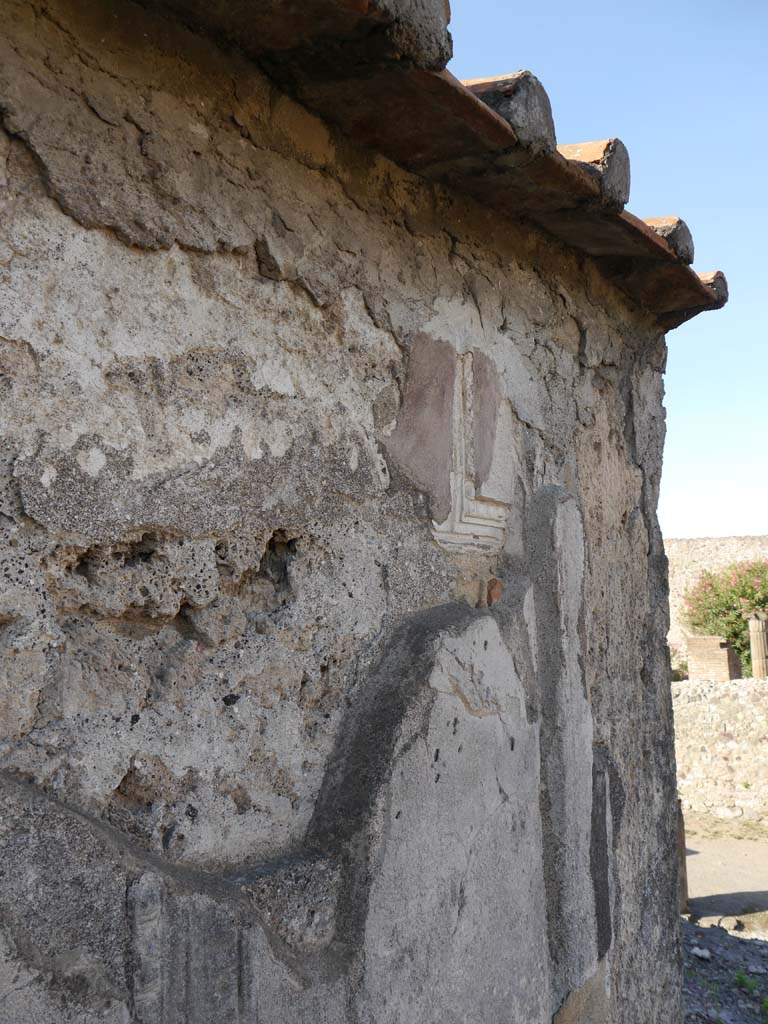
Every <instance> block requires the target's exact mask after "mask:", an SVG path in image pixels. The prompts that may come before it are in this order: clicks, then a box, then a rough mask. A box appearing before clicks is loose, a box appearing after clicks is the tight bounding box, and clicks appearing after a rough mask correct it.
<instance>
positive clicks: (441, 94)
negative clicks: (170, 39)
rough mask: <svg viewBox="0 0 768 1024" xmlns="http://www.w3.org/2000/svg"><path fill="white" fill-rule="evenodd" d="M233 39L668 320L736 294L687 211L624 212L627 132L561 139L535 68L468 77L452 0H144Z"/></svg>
mask: <svg viewBox="0 0 768 1024" xmlns="http://www.w3.org/2000/svg"><path fill="white" fill-rule="evenodd" d="M147 2H154V3H156V4H158V5H159V6H164V7H166V8H167V9H171V10H172V11H173V12H174V13H176V14H177V15H183V16H184V18H185V21H187V23H188V24H192V25H195V26H196V27H197V28H198V29H199V30H202V31H205V32H209V33H210V34H212V35H218V36H219V37H220V38H225V39H226V40H228V41H229V42H235V43H237V44H238V45H240V46H242V48H243V49H244V50H245V51H246V52H248V53H251V54H252V55H254V56H258V58H259V60H260V61H261V62H262V63H263V64H264V66H265V67H266V68H267V70H268V71H269V73H270V74H271V75H272V76H273V77H275V78H276V79H277V80H278V82H279V83H280V84H281V85H282V86H283V87H284V88H286V89H287V90H288V91H290V92H291V93H293V94H294V95H295V96H296V97H297V98H298V99H299V100H300V101H301V102H302V103H304V104H305V105H306V106H307V107H308V108H310V109H312V110H314V111H315V112H317V113H318V114H320V115H321V116H322V117H324V118H325V119H326V120H327V121H329V122H331V123H333V124H336V125H337V126H338V127H339V128H340V129H341V130H342V131H343V132H344V133H345V134H347V135H348V136H350V137H351V138H354V139H355V140H356V141H357V142H359V143H361V144H363V145H365V146H369V147H372V148H374V149H376V150H377V151H379V152H381V153H382V154H384V155H385V156H387V157H389V158H390V159H392V160H394V161H395V162H396V163H398V164H400V165H401V166H403V167H404V168H406V169H408V170H410V171H413V172H414V173H416V174H419V175H422V176H423V177H425V178H428V179H430V180H433V181H439V182H442V183H444V184H446V185H448V186H449V187H451V188H453V189H455V190H456V191H459V192H463V193H465V194H468V195H470V196H473V197H474V198H475V199H477V200H478V201H479V202H481V203H484V204H486V205H487V206H490V207H491V208H493V209H494V210H496V211H498V212H499V213H500V214H503V215H507V216H510V217H515V218H519V217H521V216H522V217H525V218H527V219H528V220H530V221H533V222H534V223H535V224H537V225H539V226H540V227H541V228H542V229H544V230H545V231H547V232H549V233H550V234H551V235H553V236H554V237H555V238H558V239H559V240H560V241H562V242H564V243H565V244H566V245H568V246H571V247H572V248H574V249H577V250H579V251H581V252H584V253H587V254H588V255H589V256H591V257H592V258H594V259H595V261H596V262H597V265H598V266H599V268H600V270H601V272H602V273H603V274H604V275H605V276H606V277H607V278H608V279H609V280H611V281H612V282H613V283H614V284H615V286H616V287H618V288H620V289H622V290H623V291H624V292H625V293H626V294H627V295H629V296H630V297H631V298H632V299H633V300H634V301H635V302H637V303H638V304H639V305H640V306H641V307H643V308H644V309H646V310H647V311H649V312H650V313H652V314H653V315H655V317H656V319H657V321H658V323H659V325H660V326H661V327H662V328H664V329H669V328H671V327H675V326H677V325H678V324H680V323H683V322H684V321H685V320H688V319H690V317H692V316H695V315H696V314H697V313H699V312H701V311H703V310H706V309H717V308H719V307H720V306H722V305H723V304H724V303H725V302H726V301H727V297H728V288H727V285H726V283H725V278H724V277H723V275H722V274H720V273H719V272H718V273H716V274H711V275H703V276H701V277H700V276H699V275H697V274H696V273H694V271H693V270H691V269H690V267H689V266H688V265H687V264H688V263H689V262H690V261H691V259H692V258H693V243H692V240H691V237H690V232H689V231H688V229H687V227H686V226H685V224H684V223H683V221H681V220H679V218H656V219H653V220H650V221H648V222H644V221H642V220H639V219H638V218H637V217H634V216H632V215H631V214H629V213H627V212H626V211H623V210H622V207H623V205H624V203H625V202H626V201H627V198H628V195H629V157H628V155H627V151H626V149H625V147H624V146H623V144H622V143H621V142H620V140H618V139H607V140H604V141H602V142H590V143H577V144H574V145H565V146H560V147H559V148H555V130H554V123H553V121H552V114H551V109H550V104H549V100H548V98H547V94H546V91H545V90H544V87H543V86H542V85H541V83H540V82H539V81H538V79H537V78H536V77H535V76H534V75H532V74H531V72H529V71H520V72H516V73H515V74H512V75H502V76H497V77H496V78H486V79H473V80H471V81H469V82H467V83H461V82H459V81H458V80H457V79H456V78H454V76H453V75H452V74H450V72H448V71H445V70H443V71H440V70H435V68H439V67H441V66H444V63H445V61H446V60H447V55H448V54H449V53H450V37H449V36H448V33H447V31H446V17H447V11H446V10H445V9H444V8H443V4H442V3H441V2H438V0H434V3H432V4H426V5H424V4H421V5H414V4H404V3H402V2H401V0H306V2H304V3H301V4H293V3H292V4H288V5H286V4H285V3H284V2H282V0H264V2H263V3H260V4H258V5H255V4H253V3H248V2H243V0H239V2H238V3H234V4H233V3H229V2H228V0H214V2H212V3H211V2H208V0H147Z"/></svg>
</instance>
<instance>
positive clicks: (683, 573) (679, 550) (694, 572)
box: [664, 537, 768, 655]
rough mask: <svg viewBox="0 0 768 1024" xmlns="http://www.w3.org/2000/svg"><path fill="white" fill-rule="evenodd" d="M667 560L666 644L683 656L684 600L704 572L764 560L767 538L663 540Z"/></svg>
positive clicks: (766, 551) (684, 645)
mask: <svg viewBox="0 0 768 1024" xmlns="http://www.w3.org/2000/svg"><path fill="white" fill-rule="evenodd" d="M664 549H665V550H666V552H667V558H668V559H669V642H670V644H674V646H675V647H676V648H677V649H678V650H679V651H680V654H681V655H685V653H686V650H687V648H686V644H685V619H684V604H683V602H684V599H685V594H686V591H688V590H689V589H690V588H691V587H692V586H693V585H694V583H695V582H696V581H697V580H698V578H699V576H701V574H702V573H703V572H705V571H707V570H708V571H710V572H717V570H718V569H724V568H725V567H726V566H727V565H730V564H731V563H732V562H750V561H753V560H755V559H758V558H768V537H694V538H691V539H682V540H681V539H669V540H667V539H665V541H664Z"/></svg>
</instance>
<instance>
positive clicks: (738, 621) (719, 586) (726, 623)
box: [685, 561, 768, 676]
mask: <svg viewBox="0 0 768 1024" xmlns="http://www.w3.org/2000/svg"><path fill="white" fill-rule="evenodd" d="M755 612H762V613H764V614H768V562H765V561H758V562H734V563H733V564H732V565H729V566H728V567H727V568H726V569H721V570H720V571H719V572H704V573H702V574H701V576H700V577H699V578H698V580H697V581H696V583H695V584H694V585H693V586H692V587H691V589H690V590H689V591H687V593H686V595H685V619H686V621H687V623H688V625H689V627H690V628H691V630H693V632H694V633H699V634H702V635H704V636H722V637H724V638H725V639H726V640H729V641H730V643H731V645H732V646H733V649H734V650H735V651H736V653H737V654H738V656H739V658H740V659H741V665H742V669H743V672H744V675H746V676H750V675H752V664H751V661H750V657H749V621H748V620H749V617H750V615H753V614H755Z"/></svg>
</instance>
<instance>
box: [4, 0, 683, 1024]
mask: <svg viewBox="0 0 768 1024" xmlns="http://www.w3.org/2000/svg"><path fill="white" fill-rule="evenodd" d="M0 7H1V8H2V17H3V25H4V35H3V38H2V40H0V113H1V114H2V132H1V133H0V182H1V183H2V186H3V192H2V216H0V288H1V289H2V302H1V303H0V360H1V363H0V367H1V370H2V375H1V376H0V387H1V388H2V403H0V428H1V429H2V434H3V449H2V451H3V461H2V472H1V474H0V527H1V528H2V535H1V536H2V542H1V544H2V546H1V547H0V560H1V562H2V581H3V591H2V595H1V596H0V602H1V603H0V642H1V643H2V648H1V649H0V673H1V674H0V695H1V697H2V711H1V716H2V717H1V718H0V724H1V726H2V737H1V740H0V756H1V757H2V791H1V793H2V803H3V813H2V815H0V864H2V882H1V884H2V891H1V893H0V900H1V909H2V916H1V920H2V932H1V933H0V936H1V941H2V958H3V959H2V967H0V993H1V995H0V998H2V1000H3V1002H2V1006H3V1013H4V1014H5V1015H6V1019H8V1020H13V1021H14V1024H32V1022H34V1024H74V1022H77V1024H96V1022H98V1024H117V1022H121V1024H123V1022H125V1021H132V1022H134V1021H135V1022H138V1024H180V1022H192V1024H210V1022H211V1021H213V1020H220V1021H240V1022H247V1024H256V1022H261V1024H266V1022H268V1024H301V1022H310V1021H311V1022H312V1024H323V1022H324V1024H338V1022H342V1021H344V1022H347V1021H357V1022H361V1024H362V1022H375V1024H390V1022H391V1024H395V1022H397V1024H407V1022H416V1021H418V1022H420V1024H424V1022H435V1024H436V1022H438V1021H439V1022H441V1024H442V1022H455V1024H458V1022H460V1021H483V1022H485V1024H509V1022H512V1021H515V1022H518V1021H520V1022H522V1021H525V1022H526V1024H545V1022H546V1024H549V1022H550V1021H552V1020H553V1017H554V1019H555V1020H559V1021H565V1020H575V1019H579V1020H583V1021H586V1020H587V1019H589V1020H594V1021H598V1020H599V1021H611V1024H652V1022H658V1024H662V1022H663V1024H670V1022H673V1021H676V1020H678V1019H679V975H678V958H677V939H676V932H675V928H674V922H675V919H676V893H675V887H676V867H675V856H674V793H675V778H674V760H673V755H672V712H671V699H670V693H669V686H668V682H667V665H666V661H665V652H664V649H663V637H664V635H665V634H666V631H667V614H666V602H665V583H664V568H665V560H664V553H663V548H662V543H661V538H660V534H659V530H658V526H657V522H656V514H655V509H656V501H657V493H658V483H659V475H660V463H661V447H662V438H663V429H664V428H663V423H664V418H663V410H662V406H661V400H662V383H661V373H662V370H663V366H664V359H665V346H664V339H663V337H662V336H661V334H660V333H659V331H658V329H657V327H656V326H655V324H654V322H653V321H652V320H651V319H650V318H649V317H647V316H646V315H644V314H643V313H641V312H639V311H638V310H637V309H636V308H635V307H633V306H631V305H630V303H629V301H628V300H626V299H624V298H622V297H621V295H620V294H619V293H618V292H617V291H616V290H615V289H614V288H613V287H612V286H609V285H608V284H607V283H606V282H605V280H604V278H603V277H602V276H601V275H600V273H599V272H598V269H597V267H596V266H595V265H593V264H592V263H591V262H590V260H589V259H587V258H585V257H583V256H577V255H575V254H574V253H573V252H571V251H569V250H567V249H565V248H564V247H562V246H561V245H559V244H556V243H554V242H552V241H549V240H548V239H547V238H546V237H545V236H543V235H542V234H539V233H538V232H536V231H534V230H533V229H530V228H526V227H525V226H524V225H519V224H517V225H516V224H513V223H510V222H507V221H504V220H503V219H501V218H499V217H498V216H497V215H495V214H494V213H492V212H490V211H488V210H484V209H482V208H481V207H478V206H476V205H474V204H473V203H472V202H471V201H469V200H465V199H459V198H457V197H456V196H455V195H453V194H451V193H450V192H448V191H445V190H444V189H441V188H440V187H438V186H432V185H428V184H427V183H425V182H424V181H422V180H420V179H417V178H415V177H413V176H410V175H408V174H406V173H405V172H403V171H401V170H399V169H398V168H397V167H395V166H394V165H393V164H391V163H389V162H387V161H386V160H384V159H382V158H380V157H377V156H376V155H375V154H372V153H371V152H366V151H362V150H357V149H356V148H355V147H354V145H353V144H352V142H351V141H350V140H349V139H345V138H342V137H340V136H339V135H337V134H335V133H334V132H333V131H331V130H330V129H329V128H328V127H327V126H326V125H325V124H324V123H322V122H321V121H319V120H317V119H316V118H315V117H313V116H312V115H310V114H309V113H308V112H307V111H306V110H305V109H304V108H302V107H300V106H298V105H297V104H296V103H295V102H294V101H293V100H292V99H290V98H289V97H288V96H287V95H286V94H284V93H281V92H280V91H278V90H277V89H276V88H275V87H274V86H273V85H272V84H271V82H270V81H269V80H268V79H267V78H265V77H264V76H263V75H262V74H261V73H260V72H259V71H258V70H257V69H256V67H255V66H254V65H253V64H252V63H249V62H247V61H245V60H244V59H240V58H238V57H237V56H236V55H233V54H231V53H224V52H220V51H218V50H216V49H215V48H214V46H213V45H212V44H211V43H210V42H209V41H206V40H203V39H202V38H199V37H197V36H195V35H193V34H192V33H191V32H188V31H186V30H185V29H183V28H181V27H179V26H177V24H176V23H175V22H172V21H162V20H161V19H160V17H159V16H156V15H154V14H152V13H149V12H147V11H146V10H145V9H144V8H143V7H141V6H138V5H129V4H125V5H122V4H118V3H110V4H105V5H104V6H102V5H100V4H88V5H83V4H74V3H73V4H71V5H68V4H67V3H65V2H64V0H48V2H40V3H35V4H29V3H26V2H25V3H17V2H15V0H3V2H2V4H0Z"/></svg>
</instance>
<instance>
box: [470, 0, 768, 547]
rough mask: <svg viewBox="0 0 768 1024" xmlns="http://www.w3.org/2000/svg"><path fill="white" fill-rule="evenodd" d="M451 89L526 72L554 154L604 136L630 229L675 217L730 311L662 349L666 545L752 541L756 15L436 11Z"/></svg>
mask: <svg viewBox="0 0 768 1024" xmlns="http://www.w3.org/2000/svg"><path fill="white" fill-rule="evenodd" d="M451 7H452V12H453V18H452V22H451V30H452V33H453V41H454V54H455V56H454V59H453V61H452V62H451V64H450V70H451V71H452V72H453V73H454V74H455V75H456V76H457V77H458V78H481V77H487V76H490V75H496V74H505V73H507V72H510V71H517V70H519V69H520V68H528V69H530V70H531V71H532V72H533V73H534V74H535V75H536V76H537V77H538V78H539V79H540V80H541V81H542V83H543V84H544V87H545V89H546V90H547V93H548V94H549V98H550V100H551V102H552V110H553V113H554V119H555V127H556V130H557V139H558V142H562V143H565V142H585V141H588V140H591V139H604V138H608V137H611V136H618V137H619V138H620V139H622V141H623V142H624V143H625V145H626V146H627V148H628V150H629V155H630V160H631V167H632V195H631V198H630V201H629V204H628V209H630V210H631V211H632V213H635V214H637V216H639V217H656V216H666V215H670V214H676V215H677V216H679V217H682V218H683V220H685V221H686V223H687V224H688V226H689V227H690V229H691V231H692V233H693V238H694V243H695V246H696V259H695V262H694V266H695V268H696V269H697V270H698V271H700V272H703V271H708V270H723V271H724V272H725V274H726V277H727V278H728V284H729V287H730V296H731V297H730V301H729V304H728V305H727V306H726V307H725V309H723V310H720V311H718V312H715V313H702V314H701V315H700V316H698V317H696V318H695V319H694V320H692V321H690V322H689V323H687V324H684V325H683V326H682V327H679V328H677V330H675V331H672V332H671V333H670V334H669V336H668V339H667V340H668V342H669V361H668V364H667V376H666V395H667V397H666V405H667V443H666V453H665V457H664V473H663V477H662V491H661V503H660V508H659V517H660V520H661V527H662V530H663V532H664V535H665V536H666V537H717V536H730V535H738V534H768V345H766V342H767V341H768V338H766V333H767V331H766V308H768V272H767V270H766V268H768V195H767V192H768V4H767V3H765V0H728V2H727V3H723V2H722V0H718V2H715V0H703V2H698V3H694V2H692V0H666V2H659V0H643V2H642V3H641V2H636V3H630V4H623V3H620V2H618V0H613V2H612V3H610V4H609V3H606V2H604V0H596V2H594V3H591V4H575V3H573V2H572V0H569V2H566V0H542V2H538V3H536V2H534V3H531V2H519V0H504V2H500V0H452V4H451Z"/></svg>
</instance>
